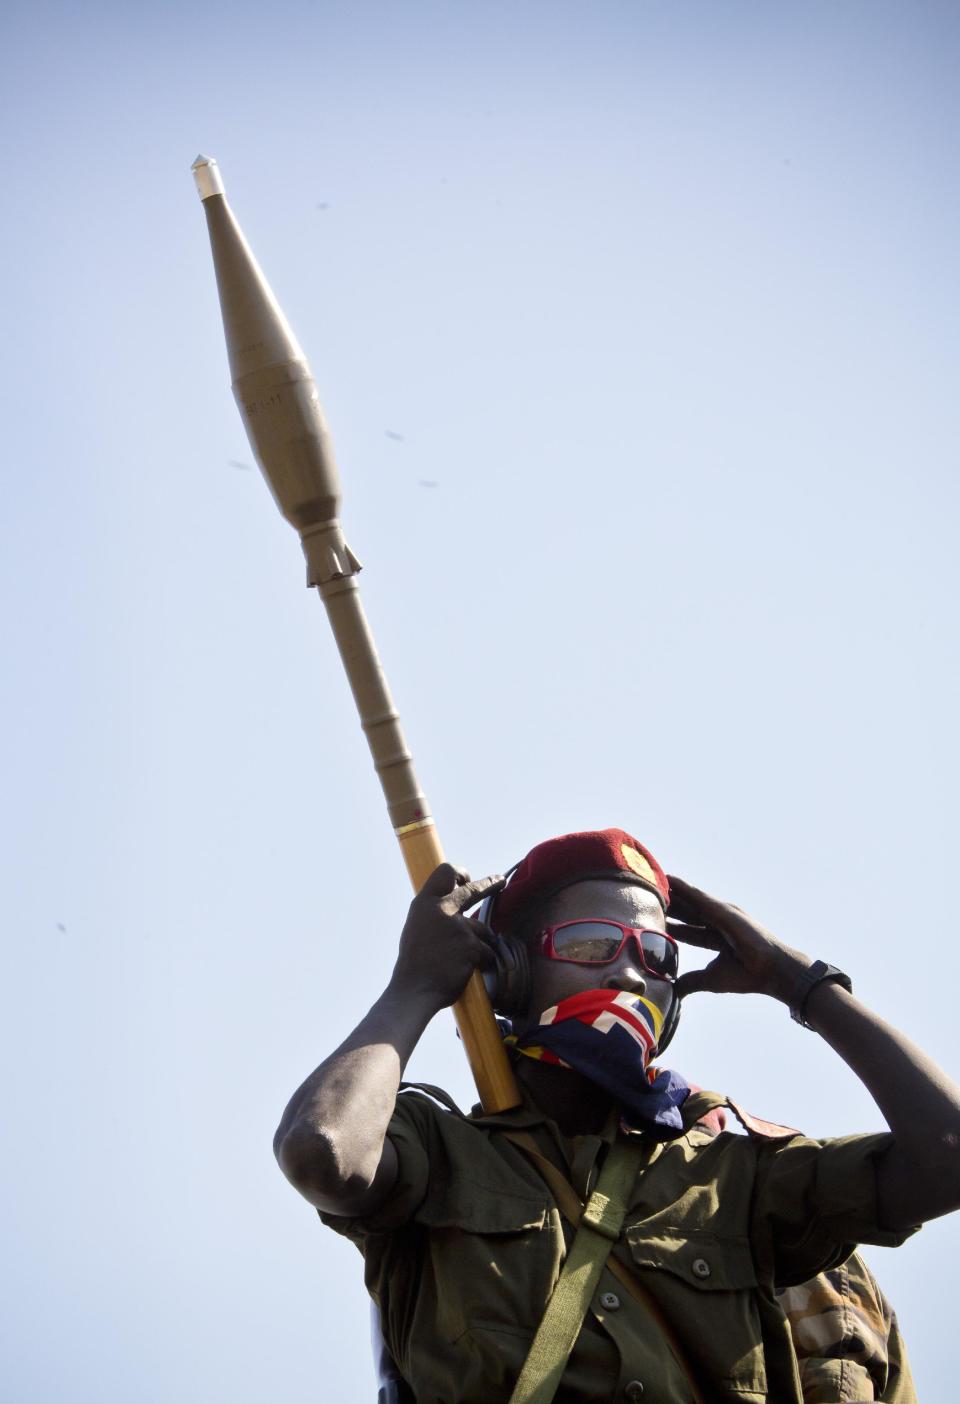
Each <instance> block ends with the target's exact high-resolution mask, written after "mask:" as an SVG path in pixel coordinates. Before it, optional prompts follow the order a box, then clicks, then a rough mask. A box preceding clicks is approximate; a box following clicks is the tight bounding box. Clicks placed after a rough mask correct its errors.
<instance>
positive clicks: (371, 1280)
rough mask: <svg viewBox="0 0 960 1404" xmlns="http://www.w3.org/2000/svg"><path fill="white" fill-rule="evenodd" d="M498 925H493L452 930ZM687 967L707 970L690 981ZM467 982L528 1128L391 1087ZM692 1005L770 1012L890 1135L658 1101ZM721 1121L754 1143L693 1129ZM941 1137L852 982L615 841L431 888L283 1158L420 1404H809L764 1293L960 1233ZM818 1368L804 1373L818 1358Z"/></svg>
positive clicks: (935, 1111) (313, 1082) (702, 1101)
mask: <svg viewBox="0 0 960 1404" xmlns="http://www.w3.org/2000/svg"><path fill="white" fill-rule="evenodd" d="M491 897H493V898H495V901H494V902H493V904H492V906H490V905H489V904H488V910H487V912H486V913H485V917H486V920H485V921H481V920H480V919H478V918H470V917H468V916H466V915H465V913H466V912H467V911H469V910H470V909H471V908H472V906H474V905H475V904H476V902H477V901H479V900H481V899H485V898H491ZM668 905H669V908H670V915H671V920H670V922H669V924H668V921H667V919H666V910H667V907H668ZM678 919H679V920H678ZM678 939H680V940H685V941H687V942H689V943H691V944H694V945H700V946H709V947H711V948H713V949H716V950H717V951H718V952H719V953H718V955H717V956H716V958H715V959H714V960H713V961H712V962H711V963H710V964H709V965H708V966H707V967H706V968H705V969H704V970H698V971H692V972H689V973H688V974H686V975H680V974H679V970H678V960H677V940H678ZM477 967H482V968H484V969H487V970H489V971H490V975H491V981H493V982H495V984H496V1004H497V1007H498V1008H500V1009H503V1010H505V1011H506V1012H507V1013H508V1014H509V1015H510V1017H511V1019H512V1021H513V1039H514V1047H515V1050H516V1055H517V1063H516V1070H517V1075H518V1080H519V1082H520V1084H521V1087H522V1089H523V1093H524V1099H525V1101H524V1105H523V1107H521V1108H518V1109H515V1110H513V1111H510V1112H505V1113H501V1114H498V1115H484V1114H483V1113H482V1112H481V1111H479V1110H475V1111H474V1112H473V1113H472V1114H471V1115H470V1116H469V1117H465V1116H463V1115H462V1114H461V1113H459V1112H458V1111H457V1109H456V1108H454V1107H453V1106H452V1104H450V1103H449V1101H448V1099H446V1098H445V1096H444V1094H443V1093H442V1092H439V1090H438V1089H408V1090H400V1078H401V1075H402V1070H403V1067H404V1064H405V1063H406V1060H407V1058H408V1057H409V1055H410V1053H411V1051H412V1049H413V1047H414V1046H415V1044H416V1042H417V1040H418V1039H419V1037H420V1035H421V1034H422V1032H423V1030H424V1028H425V1027H426V1025H427V1023H428V1022H429V1020H430V1019H431V1018H432V1017H433V1015H434V1014H435V1013H436V1012H437V1011H438V1010H439V1009H440V1008H442V1007H444V1006H445V1005H448V1004H450V1003H451V1002H452V1001H453V1000H454V999H456V997H457V996H458V995H459V993H460V991H461V989H462V988H463V986H464V984H465V982H466V980H467V978H468V977H469V975H470V973H471V972H472V971H473V970H474V969H475V968H477ZM700 990H710V991H713V992H716V993H721V994H723V993H736V992H743V993H746V992H756V993H762V994H766V995H768V996H770V997H772V998H775V999H778V1000H780V1001H782V1002H783V1003H785V1004H786V1005H787V1006H788V1007H789V1008H790V1010H791V1012H792V1013H793V1015H794V1017H795V1018H797V1019H798V1020H799V1021H801V1022H803V1023H804V1024H806V1026H807V1027H809V1028H811V1029H813V1030H815V1031H816V1032H817V1033H818V1034H820V1036H821V1037H823V1038H825V1039H826V1040H827V1041H828V1042H829V1043H830V1044H831V1046H832V1047H833V1048H834V1049H835V1051H836V1052H837V1053H838V1054H839V1055H840V1056H841V1057H842V1058H843V1059H844V1061H846V1062H847V1063H848V1065H849V1066H850V1067H851V1068H852V1069H853V1070H854V1071H855V1072H856V1073H857V1075H858V1076H859V1077H860V1078H861V1079H862V1081H863V1082H864V1084H865V1085H866V1086H867V1088H868V1089H869V1090H870V1091H871V1093H872V1094H873V1096H874V1097H875V1099H876V1101H877V1104H878V1106H879V1108H880V1110H881V1112H882V1113H883V1115H884V1117H885V1118H886V1121H887V1123H888V1125H889V1127H890V1130H889V1132H887V1133H883V1134H879V1135H871V1136H850V1137H843V1138H839V1139H832V1140H826V1141H816V1140H811V1139H809V1138H807V1137H805V1136H802V1135H800V1134H799V1133H798V1132H795V1131H792V1130H790V1129H789V1128H786V1127H779V1126H773V1125H770V1124H769V1123H765V1122H760V1121H758V1120H757V1119H755V1118H752V1117H749V1116H747V1115H746V1114H745V1113H743V1112H742V1111H740V1110H739V1109H737V1108H736V1107H734V1105H733V1104H732V1103H730V1102H728V1101H727V1099H726V1098H723V1097H720V1096H718V1095H716V1094H710V1093H701V1092H691V1090H690V1088H689V1086H688V1085H687V1084H686V1083H685V1082H684V1081H683V1079H682V1078H679V1077H678V1076H677V1075H676V1074H674V1073H671V1072H669V1071H667V1070H659V1071H657V1072H651V1069H650V1059H651V1056H652V1054H653V1052H654V1050H655V1049H656V1048H657V1047H658V1045H659V1048H660V1050H661V1051H662V1050H663V1048H665V1047H666V1044H667V1042H668V1041H669V1038H670V1037H671V1036H672V1032H673V1029H674V1028H675V1026H676V1020H677V1018H678V1016H679V1009H680V1000H681V998H682V997H684V996H686V995H688V994H691V993H693V992H695V991H700ZM734 1014H735V1006H734V1007H733V1009H732V1010H731V1018H732V1017H733V1015H734ZM398 1093H399V1095H398ZM720 1105H725V1106H726V1107H728V1108H729V1109H731V1110H732V1111H733V1112H734V1113H735V1114H736V1115H738V1116H739V1117H740V1119H741V1120H742V1121H743V1123H744V1125H745V1127H746V1129H747V1132H748V1134H747V1135H746V1136H740V1135H734V1134H732V1133H730V1132H726V1131H723V1132H721V1133H720V1134H714V1133H713V1132H712V1130H710V1129H708V1128H706V1127H704V1126H699V1125H698V1124H697V1123H698V1122H699V1121H700V1120H701V1118H702V1117H703V1116H704V1115H705V1114H706V1113H707V1112H709V1111H710V1110H711V1108H713V1107H717V1106H720ZM958 1130H960V1090H958V1089H957V1088H956V1087H955V1086H954V1085H953V1084H952V1083H951V1082H950V1081H949V1079H947V1078H946V1077H945V1076H944V1074H943V1073H942V1072H940V1071H939V1070H938V1069H937V1068H936V1067H935V1066H934V1065H933V1064H932V1063H931V1061H930V1060H929V1059H928V1058H927V1057H926V1056H925V1055H924V1054H923V1053H921V1052H920V1051H919V1050H918V1049H917V1048H915V1047H914V1046H913V1045H912V1044H910V1043H909V1042H908V1040H907V1039H905V1038H904V1037H903V1036H902V1035H901V1034H899V1033H897V1032H896V1030H894V1029H892V1028H891V1027H890V1026H888V1025H886V1024H885V1023H883V1021H881V1020H880V1019H879V1018H878V1017H877V1016H876V1015H874V1014H872V1013H871V1012H870V1011H869V1010H867V1009H866V1008H865V1007H864V1006H863V1005H862V1004H860V1003H859V1001H858V1000H857V999H856V998H855V997H854V996H853V994H852V993H851V990H850V981H849V979H848V978H847V977H846V976H845V975H843V974H842V972H841V971H839V970H836V969H835V968H834V967H832V966H829V965H826V964H824V962H823V961H811V960H810V958H809V957H807V956H805V955H803V954H802V953H801V952H799V951H795V950H792V949H790V948H789V947H787V946H784V945H783V944H782V943H781V942H779V941H778V940H777V939H776V938H775V937H774V936H772V935H771V934H770V933H769V932H767V931H765V930H764V929H763V927H761V926H760V925H759V924H758V923H756V922H755V921H753V920H752V919H751V918H750V917H748V916H747V915H746V914H745V913H743V912H742V911H740V910H739V909H737V908H735V907H732V906H730V905H728V904H726V903H723V902H719V901H717V900H716V899H714V898H711V897H708V896H707V895H706V894H705V893H703V892H700V891H698V890H697V889H696V888H693V887H691V886H689V885H688V884H687V883H685V882H683V881H681V880H680V879H678V878H671V879H670V880H669V883H668V880H667V878H666V877H665V875H664V873H663V871H662V870H661V869H660V867H659V866H658V865H657V863H656V861H655V860H654V859H653V857H652V856H651V855H650V854H649V853H648V852H647V850H646V849H645V848H644V847H643V846H642V845H641V844H640V843H639V842H638V841H637V840H636V839H633V838H631V837H630V836H629V835H628V834H626V833H624V832H623V831H622V830H616V829H612V830H604V831H601V832H593V833H583V834H572V835H566V836H563V837H561V838H559V839H553V840H549V841H548V842H547V843H544V844H540V845H538V846H537V847H536V848H535V849H533V850H532V851H531V852H530V853H529V854H528V855H527V857H526V858H525V859H524V860H523V862H522V863H521V864H520V865H519V866H518V868H517V869H516V871H515V873H514V875H513V877H512V880H511V881H510V882H509V884H507V885H506V886H505V887H504V885H503V880H502V879H486V880H484V881H481V882H471V881H470V880H469V878H468V876H467V874H466V873H463V872H459V871H457V870H455V869H454V868H452V867H451V866H450V865H448V864H444V865H442V866H441V867H440V868H438V869H437V870H436V872H435V873H434V874H433V875H432V876H431V878H430V879H428V881H427V883H426V884H425V885H424V887H423V889H422V891H421V892H420V894H419V895H418V896H417V897H416V898H415V899H414V901H413V903H412V904H411V908H410V915H409V917H408V919H407V922H406V924H405V926H404V929H403V933H402V936H401V940H400V950H399V954H398V957H397V963H396V966H395V968H394V972H393V975H392V977H391V980H390V982H389V984H388V986H387V988H386V990H385V991H384V993H383V994H382V995H381V996H380V998H379V999H378V1000H377V1001H376V1003H375V1004H374V1006H373V1008H372V1009H371V1010H370V1012H369V1013H368V1014H367V1015H366V1017H365V1018H364V1019H363V1020H362V1021H361V1023H360V1024H359V1025H358V1027H357V1029H356V1030H355V1031H354V1033H353V1034H352V1035H351V1036H350V1037H349V1038H348V1039H347V1040H346V1041H345V1042H344V1043H343V1044H342V1045H341V1047H340V1048H339V1049H337V1051H336V1052H335V1053H333V1054H332V1055H331V1056H330V1057H329V1058H328V1059H327V1060H326V1062H324V1063H323V1064H321V1066H320V1067H319V1068H318V1069H317V1070H316V1071H315V1072H314V1073H313V1074H312V1075H311V1076H310V1077H309V1078H308V1079H307V1080H306V1082H305V1083H304V1084H303V1085H302V1087H301V1088H300V1089H299V1090H298V1091H297V1092H296V1093H295V1094H294V1097H293V1098H292V1099H291V1102H290V1104H289V1106H288V1107H287V1110H286V1112H285V1113H284V1117H283V1119H282V1121H281V1124H280V1127H279V1129H278V1131H277V1137H276V1143H275V1145H276V1152H277V1156H278V1159H279V1162H280V1165H281V1167H282V1169H283V1170H284V1173H285V1174H286V1175H287V1176H288V1178H289V1179H290V1180H291V1181H292V1183H293V1184H294V1185H295V1186H296V1188H297V1189H298V1190H299V1191H300V1192H301V1193H302V1194H303V1195H304V1196H305V1197H306V1198H307V1199H308V1200H309V1201H310V1202H311V1203H312V1204H314V1205H315V1206H316V1207H317V1208H318V1209H319V1210H320V1211H321V1216H322V1218H323V1219H324V1222H325V1223H328V1224H329V1225H330V1226H331V1227H333V1228H335V1229H336V1230H337V1231H338V1232H340V1233H344V1234H346V1235H347V1236H348V1237H350V1238H351V1239H352V1240H353V1241H354V1242H355V1243H357V1245H358V1246H359V1247H360V1249H361V1251H362V1253H363V1255H364V1258H365V1264H366V1282H367V1286H368V1289H369V1290H370V1293H371V1296H372V1297H373V1298H374V1300H375V1301H376V1303H377V1304H378V1306H379V1308H380V1312H381V1315H382V1318H383V1323H384V1332H385V1336H386V1340H387V1343H388V1345H389V1348H390V1351H391V1353H392V1354H393V1356H394V1358H395V1359H396V1360H397V1362H398V1364H399V1366H400V1369H401V1371H402V1373H403V1375H404V1377H405V1378H406V1379H407V1380H408V1381H409V1383H410V1386H411V1388H412V1391H413V1394H414V1397H415V1398H416V1400H417V1401H419V1404H472V1402H473V1401H476V1404H479V1402H480V1401H484V1404H490V1401H496V1400H503V1401H507V1400H510V1401H513V1404H519V1401H521V1400H531V1401H534V1400H535V1401H537V1404H545V1401H547V1400H549V1399H551V1398H556V1399H558V1400H564V1401H567V1404H580V1401H599V1400H605V1401H606V1400H614V1399H618V1400H619V1399H622V1400H626V1401H633V1402H634V1404H636V1401H639V1400H641V1399H643V1398H652V1399H656V1400H658V1401H675V1404H681V1402H682V1404H689V1401H701V1402H702V1401H705V1400H708V1399H709V1400H710V1401H711V1404H712V1402H713V1401H716V1400H724V1399H726V1400H731V1401H734V1400H735V1401H738V1404H746V1402H747V1401H750V1400H755V1401H759V1400H763V1399H767V1398H771V1399H774V1400H776V1401H777V1404H801V1401H802V1399H803V1392H802V1386H801V1380H800V1370H799V1369H798V1364H797V1354H796V1352H795V1350H794V1346H793V1340H792V1337H791V1323H790V1321H788V1317H787V1313H786V1312H785V1310H784V1306H783V1305H782V1304H781V1299H778V1297H777V1291H778V1290H779V1289H785V1288H791V1287H793V1286H795V1285H796V1284H803V1283H807V1282H808V1281H809V1279H811V1278H814V1277H816V1276H817V1275H818V1274H823V1273H829V1272H830V1271H831V1270H832V1269H835V1268H837V1267H839V1266H840V1265H841V1264H842V1263H844V1262H845V1261H846V1260H847V1259H849V1257H850V1254H851V1251H852V1249H853V1247H854V1245H855V1244H857V1243H860V1242H866V1243H879V1244H887V1245H894V1244H899V1243H901V1242H903V1240H904V1239H905V1238H907V1237H908V1236H909V1235H910V1234H911V1233H912V1232H914V1231H915V1229H916V1227H917V1226H918V1225H919V1224H921V1223H922V1222H924V1221H925V1220H927V1219H930V1218H934V1217H936V1216H938V1215H940V1214H944V1213H948V1212H950V1211H951V1210H953V1209H955V1208H957V1207H958V1206H960V1180H958V1175H957V1167H958V1163H960V1154H958ZM827 1281H829V1279H827ZM841 1286H842V1284H841ZM809 1305H810V1304H809V1303H807V1306H808V1307H809ZM790 1310H791V1319H792V1321H793V1324H794V1329H795V1330H799V1329H800V1328H801V1327H802V1321H801V1320H800V1318H798V1316H797V1304H796V1303H794V1304H792V1305H791V1306H790ZM799 1310H800V1312H801V1313H802V1311H803V1310H804V1307H803V1306H802V1305H801V1306H800V1307H799ZM817 1310H819V1308H818V1309H817ZM820 1314H822V1312H821V1313H820ZM811 1319H812V1318H811ZM798 1344H799V1340H798ZM811 1344H812V1346H813V1349H812V1350H808V1360H813V1359H816V1358H818V1357H817V1355H816V1352H817V1351H818V1350H819V1349H820V1348H821V1345H822V1344H823V1339H822V1338H818V1339H817V1340H814V1341H813V1342H812V1343H811ZM827 1344H828V1345H829V1342H827ZM829 1356H830V1351H829V1350H827V1351H826V1352H825V1355H824V1357H823V1358H827V1359H828V1358H829ZM861 1385H862V1387H863V1388H867V1383H866V1381H863V1380H861V1381H859V1382H858V1387H860V1386H861ZM870 1388H873V1384H872V1382H871V1383H870ZM809 1397H811V1398H816V1397H817V1396H816V1395H810V1396H809ZM820 1397H821V1398H828V1397H829V1395H824V1394H821V1395H820ZM848 1397H851V1398H857V1397H858V1396H857V1395H856V1394H855V1393H853V1394H849V1395H848ZM859 1397H860V1398H870V1397H878V1396H877V1395H876V1393H874V1395H873V1396H871V1394H869V1393H862V1392H861V1394H860V1395H859ZM879 1397H881V1398H882V1397H896V1396H895V1395H894V1396H884V1395H883V1394H881V1395H880V1396H879Z"/></svg>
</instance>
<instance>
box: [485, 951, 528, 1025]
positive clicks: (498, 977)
mask: <svg viewBox="0 0 960 1404" xmlns="http://www.w3.org/2000/svg"><path fill="white" fill-rule="evenodd" d="M493 956H494V965H493V967H492V968H491V969H490V970H485V971H484V973H483V983H484V984H485V985H486V987H487V994H488V995H489V996H490V1003H491V1004H492V1005H493V1007H494V1009H495V1010H496V1012H497V1013H498V1014H505V1015H506V1016H507V1017H508V1018H513V1016H514V1015H516V1014H525V1013H526V1010H527V1005H528V1004H529V1002H530V956H529V954H528V952H527V948H526V946H525V945H524V943H523V942H522V941H518V940H517V938H516V937H515V936H498V937H497V944H496V945H495V946H494V948H493Z"/></svg>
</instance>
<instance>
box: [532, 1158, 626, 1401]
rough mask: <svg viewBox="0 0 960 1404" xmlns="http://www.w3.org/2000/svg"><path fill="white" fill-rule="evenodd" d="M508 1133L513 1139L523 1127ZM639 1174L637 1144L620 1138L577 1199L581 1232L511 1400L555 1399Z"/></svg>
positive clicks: (535, 1337)
mask: <svg viewBox="0 0 960 1404" xmlns="http://www.w3.org/2000/svg"><path fill="white" fill-rule="evenodd" d="M507 1134H508V1136H509V1138H510V1139H511V1140H514V1139H516V1138H517V1137H520V1136H523V1134H524V1133H523V1132H508V1133H507ZM524 1139H526V1138H525V1137H524ZM521 1149H523V1147H522V1146H521ZM538 1154H539V1152H538ZM635 1175H636V1156H635V1154H634V1151H633V1147H632V1146H630V1145H628V1143H627V1142H626V1141H620V1142H618V1143H617V1144H616V1145H614V1146H612V1147H611V1149H610V1152H609V1154H608V1155H607V1159H606V1161H605V1162H604V1166H603V1169H602V1170H601V1172H600V1178H599V1179H598V1181H597V1186H596V1189H595V1190H594V1191H593V1193H592V1194H591V1195H590V1198H589V1199H588V1200H587V1202H586V1204H585V1205H581V1204H580V1201H579V1200H577V1205H578V1209H579V1211H580V1212H579V1220H580V1222H579V1224H578V1226H577V1233H576V1237H575V1238H574V1240H573V1243H572V1244H571V1245H570V1250H569V1252H568V1253H567V1256H566V1258H565V1260H564V1264H563V1268H562V1269H561V1272H560V1276H559V1277H558V1278H557V1281H556V1284H555V1286H554V1289H553V1292H552V1293H551V1295H550V1300H549V1302H548V1303H547V1309H546V1311H545V1312H544V1314H543V1320H542V1321H541V1322H540V1325H539V1326H538V1327H537V1333H536V1335H535V1336H534V1338H533V1342H532V1344H531V1346H530V1350H529V1353H528V1354H527V1358H526V1360H525V1361H524V1362H523V1368H522V1370H521V1371H520V1376H519V1378H518V1380H517V1383H516V1385H515V1386H514V1390H513V1393H512V1394H511V1396H510V1404H550V1401H551V1400H552V1399H553V1397H554V1395H555V1394H556V1392H557V1386H558V1385H559V1384H560V1378H561V1376H562V1375H563V1372H564V1370H565V1369H566V1368H567V1361H568V1360H569V1359H570V1352H571V1351H572V1350H573V1347H574V1345H575V1344H576V1341H577V1337H578V1336H579V1334H580V1328H581V1327H582V1325H583V1321H584V1317H585V1316H586V1314H587V1310H588V1308H589V1306H590V1300H591V1298H592V1297H593V1294H594V1292H595V1290H596V1286H597V1283H598V1282H599V1281H600V1274H601V1273H602V1272H603V1265H604V1263H605V1262H606V1261H607V1258H608V1256H609V1253H610V1249H611V1248H612V1247H613V1245H614V1243H616V1241H617V1239H618V1238H619V1236H620V1229H621V1228H622V1226H623V1221H624V1218H625V1217H626V1213H627V1201H628V1199H629V1195H630V1190H631V1188H632V1186H633V1181H634V1177H635ZM571 1193H573V1191H572V1190H571ZM575 1197H576V1196H575Z"/></svg>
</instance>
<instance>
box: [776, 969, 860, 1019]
mask: <svg viewBox="0 0 960 1404" xmlns="http://www.w3.org/2000/svg"><path fill="white" fill-rule="evenodd" d="M825 980H830V981H832V982H833V983H834V984H835V985H842V986H843V988H844V989H845V990H847V991H848V992H849V993H851V994H852V993H853V981H852V980H851V979H850V976H849V975H844V973H843V971H842V970H838V969H837V967H836V966H835V965H828V964H827V962H826V961H825V960H815V961H814V962H813V964H812V965H811V966H810V967H809V968H808V969H807V970H805V971H804V972H803V974H802V975H801V976H800V979H799V981H798V982H797V988H796V989H795V990H794V993H793V998H792V999H791V1001H790V1018H791V1019H795V1020H796V1022H797V1023H798V1024H802V1025H803V1027H804V1028H805V1029H808V1028H809V1027H810V1025H809V1024H808V1023H807V1021H806V1018H805V1017H804V1011H805V1010H806V1007H807V1000H808V999H809V998H810V996H811V995H812V994H813V992H814V990H815V989H816V988H817V986H818V985H822V984H823V983H824V981H825Z"/></svg>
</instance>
